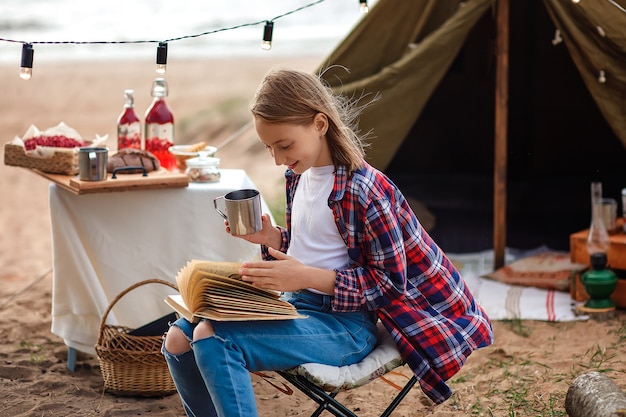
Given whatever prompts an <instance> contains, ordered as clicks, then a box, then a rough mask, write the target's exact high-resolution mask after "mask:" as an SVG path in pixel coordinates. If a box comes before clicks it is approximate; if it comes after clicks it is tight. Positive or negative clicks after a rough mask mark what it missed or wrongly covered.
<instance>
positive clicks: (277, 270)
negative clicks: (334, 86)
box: [163, 69, 493, 417]
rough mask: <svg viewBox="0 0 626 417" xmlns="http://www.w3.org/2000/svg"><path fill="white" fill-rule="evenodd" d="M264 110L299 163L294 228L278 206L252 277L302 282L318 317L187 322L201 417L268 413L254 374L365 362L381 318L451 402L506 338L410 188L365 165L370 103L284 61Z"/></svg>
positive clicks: (175, 334) (183, 387)
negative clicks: (359, 121) (455, 385)
mask: <svg viewBox="0 0 626 417" xmlns="http://www.w3.org/2000/svg"><path fill="white" fill-rule="evenodd" d="M251 111H252V115H253V120H254V126H255V129H256V132H257V134H258V136H259V138H260V140H261V142H262V143H263V144H264V145H265V147H266V148H267V150H268V151H269V153H270V155H272V157H273V158H274V161H275V162H276V164H277V165H285V166H286V167H287V170H286V173H285V177H286V182H287V184H286V186H287V207H286V223H287V224H286V228H283V227H278V226H274V225H272V223H271V220H270V217H269V215H267V214H265V215H263V229H262V230H261V231H260V232H258V233H255V234H252V235H246V236H242V238H244V239H246V240H248V241H249V242H252V243H257V244H260V245H261V252H262V255H263V261H261V262H246V263H244V264H243V267H242V269H241V271H240V273H241V275H242V279H243V280H244V281H248V282H250V283H252V284H253V285H256V286H259V287H262V288H268V289H273V290H278V291H285V292H290V293H291V294H290V296H291V298H290V300H289V301H290V302H291V303H292V304H293V305H294V306H295V307H296V308H297V309H298V310H299V311H300V312H301V313H302V314H303V315H306V316H308V318H306V319H302V320H284V321H254V322H213V321H209V320H204V321H201V322H200V323H199V324H197V325H196V326H194V325H192V324H190V323H189V322H187V321H186V320H184V319H179V320H177V321H176V322H175V323H174V324H173V325H172V327H171V328H170V330H169V331H168V334H167V336H166V339H165V342H164V349H163V351H164V355H165V358H166V360H167V363H168V365H169V367H170V372H171V375H172V378H173V380H174V382H175V384H176V387H177V390H178V393H179V394H180V397H181V399H182V403H183V406H184V408H185V411H186V412H187V415H189V416H216V415H217V416H227V417H232V416H256V415H257V411H256V402H255V397H254V392H253V389H252V383H251V380H250V376H249V372H250V371H261V370H281V369H289V368H292V367H295V366H297V365H300V364H302V363H307V362H316V363H323V364H328V365H333V366H342V365H349V364H353V363H356V362H359V361H360V360H361V359H363V358H364V357H365V356H366V355H367V354H368V353H369V352H370V351H371V350H372V349H373V347H374V345H375V343H376V325H375V323H376V321H377V320H381V321H382V323H383V324H384V326H385V327H386V329H387V330H388V331H389V332H390V333H391V334H392V336H393V338H394V339H395V341H396V343H397V345H398V348H399V350H400V353H401V354H402V357H403V359H404V360H405V361H406V362H407V364H408V365H409V366H410V367H411V369H412V370H413V372H414V373H415V374H416V375H417V377H418V380H419V381H420V385H421V388H422V390H423V391H424V392H425V393H426V395H427V396H428V397H429V398H431V399H432V400H433V401H435V402H436V403H441V402H443V401H445V400H446V399H447V398H448V397H449V396H450V395H451V393H452V392H451V390H450V388H449V387H448V386H447V385H446V383H445V381H446V380H447V379H449V378H450V377H452V376H453V375H454V374H455V373H456V372H457V371H458V370H459V369H460V368H461V366H462V365H463V363H464V362H465V360H466V359H467V357H468V355H469V354H470V353H471V352H472V351H473V350H474V349H477V348H480V347H484V346H488V345H490V344H491V343H492V342H493V332H492V329H491V324H490V322H489V319H488V318H487V316H486V314H485V312H484V311H483V310H482V308H481V307H480V306H479V305H478V304H477V303H476V301H475V300H474V298H473V296H472V294H471V293H470V291H469V289H468V288H467V287H466V286H465V283H464V281H463V280H462V278H461V277H460V275H459V272H458V271H457V270H456V268H455V267H454V265H452V263H451V262H450V260H449V259H448V258H447V257H446V256H445V254H444V253H443V252H442V251H441V249H439V247H438V246H437V245H436V244H435V243H434V242H433V241H432V239H431V238H430V237H429V235H428V234H427V233H426V231H425V230H424V229H422V227H421V225H420V224H419V222H418V220H417V218H416V216H415V214H414V213H413V212H412V211H411V208H410V207H409V205H408V204H407V201H406V200H405V198H404V197H403V195H402V193H401V192H400V191H399V190H398V189H397V188H396V186H395V185H394V184H393V183H392V182H391V181H390V180H389V179H388V178H387V177H386V176H385V175H384V174H382V173H381V172H379V171H377V170H376V169H374V168H373V167H371V166H370V165H368V164H367V163H366V162H365V160H364V150H363V145H362V142H361V139H360V138H359V137H358V135H357V134H356V133H355V132H356V131H355V130H354V129H353V128H352V126H353V123H354V121H355V118H356V116H357V115H358V113H359V111H358V108H357V107H356V106H354V105H353V103H352V102H349V101H347V100H344V99H343V98H342V97H340V96H334V95H333V94H332V93H331V92H330V90H329V89H328V88H327V87H326V86H325V85H324V84H323V83H322V82H321V80H320V79H319V78H317V77H315V76H313V75H310V74H307V73H304V72H300V71H294V70H288V69H282V70H273V71H270V72H269V73H268V74H267V75H266V76H265V78H264V80H263V82H262V83H261V85H260V87H259V89H258V91H257V93H256V95H255V98H254V100H253V102H252V105H251ZM226 231H227V232H229V231H230V229H229V227H228V223H226Z"/></svg>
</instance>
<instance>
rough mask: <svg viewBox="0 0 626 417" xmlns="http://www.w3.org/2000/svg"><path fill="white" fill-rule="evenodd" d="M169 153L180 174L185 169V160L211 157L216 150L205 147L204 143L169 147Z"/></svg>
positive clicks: (211, 147)
mask: <svg viewBox="0 0 626 417" xmlns="http://www.w3.org/2000/svg"><path fill="white" fill-rule="evenodd" d="M169 151H170V153H171V154H172V155H174V159H176V168H178V170H179V171H180V172H185V170H186V169H187V160H188V159H190V158H197V157H199V156H205V157H213V156H215V152H217V148H216V147H215V146H210V145H207V144H206V143H205V142H198V143H192V144H189V145H174V146H170V147H169Z"/></svg>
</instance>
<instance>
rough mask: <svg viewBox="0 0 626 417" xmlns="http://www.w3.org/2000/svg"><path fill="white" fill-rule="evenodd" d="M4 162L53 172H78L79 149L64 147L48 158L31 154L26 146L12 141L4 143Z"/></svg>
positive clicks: (70, 173)
mask: <svg viewBox="0 0 626 417" xmlns="http://www.w3.org/2000/svg"><path fill="white" fill-rule="evenodd" d="M4 164H5V165H10V166H17V167H24V168H32V169H37V170H39V171H41V172H49V173H51V174H65V175H76V174H78V150H77V148H73V149H69V148H68V149H67V150H66V149H63V150H60V151H56V152H54V153H53V154H52V155H50V156H49V157H47V158H43V157H36V156H30V155H27V154H26V151H25V150H24V147H23V146H21V145H15V144H12V143H6V144H5V145H4Z"/></svg>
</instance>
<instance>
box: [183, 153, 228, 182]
mask: <svg viewBox="0 0 626 417" xmlns="http://www.w3.org/2000/svg"><path fill="white" fill-rule="evenodd" d="M186 162H187V169H186V170H185V174H187V176H188V177H189V180H190V181H191V182H218V181H219V180H220V178H221V177H222V174H221V173H220V170H219V165H220V159H219V158H214V157H207V156H199V157H197V158H191V159H187V161H186Z"/></svg>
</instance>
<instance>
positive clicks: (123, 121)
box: [117, 90, 141, 150]
mask: <svg viewBox="0 0 626 417" xmlns="http://www.w3.org/2000/svg"><path fill="white" fill-rule="evenodd" d="M124 148H137V149H141V120H139V117H137V114H136V113H135V97H134V91H133V90H124V110H122V113H121V114H120V116H119V117H118V118H117V149H118V150H120V149H124Z"/></svg>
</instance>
